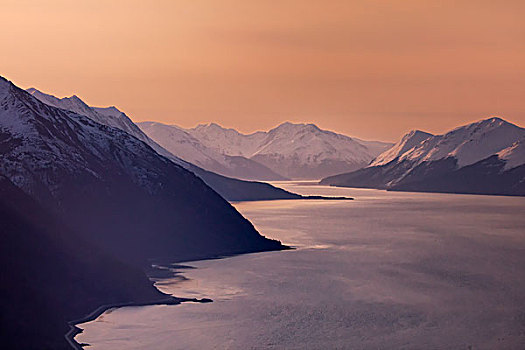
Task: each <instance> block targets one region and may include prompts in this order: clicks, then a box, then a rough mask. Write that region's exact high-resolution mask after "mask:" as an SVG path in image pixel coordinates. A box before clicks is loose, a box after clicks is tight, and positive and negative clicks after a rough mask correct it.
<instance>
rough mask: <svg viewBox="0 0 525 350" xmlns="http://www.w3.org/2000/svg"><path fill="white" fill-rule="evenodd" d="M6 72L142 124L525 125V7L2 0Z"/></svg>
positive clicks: (388, 131) (385, 136)
mask: <svg viewBox="0 0 525 350" xmlns="http://www.w3.org/2000/svg"><path fill="white" fill-rule="evenodd" d="M0 9H1V10H0V11H1V13H2V20H1V21H0V45H1V54H0V75H3V76H5V77H7V78H8V79H10V80H12V81H13V82H14V83H15V84H17V85H19V86H22V87H24V88H27V87H31V86H34V87H36V88H38V89H41V90H43V91H44V92H49V93H53V94H55V95H58V96H69V95H71V94H77V95H79V96H80V97H81V98H83V99H84V100H85V101H86V102H88V103H89V104H92V105H100V106H104V105H116V106H117V107H119V108H120V109H122V110H123V111H125V112H126V113H128V114H129V115H130V116H131V117H132V119H134V120H135V121H142V120H158V121H162V122H167V123H174V124H178V125H181V126H184V127H190V126H194V125H196V124H197V123H202V122H211V121H214V122H217V123H219V124H222V125H224V126H228V127H235V128H237V129H239V130H241V131H244V132H249V131H254V130H258V129H268V128H270V127H272V126H275V125H276V124H278V123H280V122H282V121H285V120H290V121H305V122H314V123H316V124H318V125H319V126H321V127H323V128H327V129H331V130H336V131H339V132H342V133H345V134H348V135H351V136H358V137H362V138H368V139H380V140H397V139H398V138H399V137H400V136H401V134H402V133H404V132H405V131H407V130H409V129H413V128H419V129H423V130H426V131H430V132H443V131H445V130H447V129H450V128H452V127H455V126H457V125H459V124H462V123H466V122H469V121H473V120H477V119H481V118H483V117H486V116H490V115H501V116H503V117H505V118H506V119H508V120H509V121H512V122H515V123H518V124H520V125H522V126H523V125H525V20H523V15H524V14H525V1H523V0H517V1H505V0H503V1H484V0H476V1H473V0H469V1H461V0H458V1H437V0H436V1H431V0H428V1H426V0H397V1H393V0H388V1H386V0H385V1H373V0H370V1H350V0H345V1H343V0H342V1H337V0H279V1H265V0H258V1H255V0H252V1H250V0H248V1H247V0H244V1H241V0H184V1H183V0H176V1H167V0H166V1H154V0H150V1H128V0H126V1H124V0H122V1H120V0H113V1H111V0H104V1H98V0H91V1H78V0H75V1H70V0H67V1H66V0H49V1H26V0H2V4H1V7H0Z"/></svg>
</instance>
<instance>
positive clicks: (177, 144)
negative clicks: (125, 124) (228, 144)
mask: <svg viewBox="0 0 525 350" xmlns="http://www.w3.org/2000/svg"><path fill="white" fill-rule="evenodd" d="M138 126H139V127H140V128H141V129H142V131H144V132H145V133H146V135H148V137H150V138H151V139H153V140H155V142H157V143H158V144H159V145H161V146H162V147H164V148H165V149H166V150H168V151H169V152H171V153H172V154H177V155H179V157H180V158H182V159H184V160H185V161H187V162H189V163H192V164H195V165H197V166H200V167H202V168H204V169H207V170H209V171H213V172H216V173H218V174H222V175H225V176H233V177H236V178H239V179H247V180H285V179H286V178H284V177H283V176H281V175H278V174H276V173H275V172H273V171H272V170H270V169H268V168H267V167H265V166H264V165H262V164H260V163H257V162H255V161H253V160H251V159H248V158H245V157H243V156H229V155H225V154H222V153H219V152H218V151H216V150H214V149H211V148H208V147H206V146H204V145H203V144H202V143H201V142H200V141H199V140H197V139H196V138H195V137H193V136H192V135H190V134H189V133H188V132H187V131H185V130H183V129H181V128H179V127H177V126H174V125H166V124H162V123H158V122H142V123H138Z"/></svg>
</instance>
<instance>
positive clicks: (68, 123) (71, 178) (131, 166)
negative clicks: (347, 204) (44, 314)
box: [0, 79, 283, 263]
mask: <svg viewBox="0 0 525 350" xmlns="http://www.w3.org/2000/svg"><path fill="white" fill-rule="evenodd" d="M0 172H2V173H3V174H4V175H5V176H7V177H8V178H9V179H10V180H11V181H12V182H13V183H14V184H15V185H17V186H18V187H20V188H22V189H23V190H24V191H25V192H26V193H28V194H31V195H33V196H34V197H35V198H37V199H38V201H39V202H41V203H43V204H44V205H45V206H46V207H48V208H52V210H53V211H54V212H55V213H57V214H58V215H60V217H61V218H62V219H63V220H65V221H66V223H67V224H69V225H70V226H71V227H74V228H76V229H78V231H79V232H80V233H81V234H82V235H83V236H84V237H86V238H89V239H90V240H91V241H94V242H96V243H97V244H99V245H100V246H102V247H104V248H105V249H107V250H108V251H109V252H111V253H112V254H114V255H116V256H118V257H119V258H121V259H122V260H125V261H132V262H137V263H142V261H143V259H146V258H160V257H169V258H173V259H189V258H199V257H209V256H215V255H224V254H235V253H241V252H251V251H261V250H272V249H281V248H283V247H282V245H281V244H280V243H279V242H277V241H272V240H268V239H266V238H264V237H262V236H260V235H259V234H258V233H257V232H256V231H255V229H254V228H253V226H252V225H251V224H250V222H248V221H247V220H246V219H244V218H243V217H242V216H241V215H240V214H239V213H238V212H237V211H236V210H235V209H234V208H233V207H232V206H231V205H230V204H229V203H227V202H226V201H225V200H224V199H222V198H221V197H220V196H219V195H218V194H217V193H216V192H215V191H213V190H212V189H211V188H209V187H208V186H207V185H205V184H204V182H203V181H202V180H201V179H199V178H198V177H196V176H195V175H194V174H193V173H191V172H189V171H187V170H185V169H183V168H181V167H179V166H177V165H176V164H174V163H173V162H171V161H170V160H168V159H166V158H164V157H162V156H159V155H158V154H157V153H156V152H155V151H154V150H153V149H152V148H151V147H149V146H148V145H146V144H145V143H144V142H142V141H140V140H138V139H136V138H135V137H133V136H131V135H129V134H128V133H126V132H123V131H122V130H120V129H117V128H113V127H108V126H106V125H101V124H99V123H96V122H94V121H93V120H91V119H90V118H88V117H85V116H82V115H78V114H76V113H73V112H70V111H66V110H63V109H58V108H55V107H52V106H49V105H47V104H44V103H42V102H41V101H40V100H38V99H36V98H34V97H33V96H31V95H30V94H28V93H27V92H25V91H23V90H21V89H19V88H17V87H15V86H14V85H13V84H11V83H10V82H8V81H6V80H4V79H1V80H0Z"/></svg>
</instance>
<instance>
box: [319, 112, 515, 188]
mask: <svg viewBox="0 0 525 350" xmlns="http://www.w3.org/2000/svg"><path fill="white" fill-rule="evenodd" d="M524 138H525V129H524V128H521V127H519V126H517V125H514V124H512V123H509V122H507V121H505V120H503V119H501V118H499V117H491V118H487V119H483V120H480V121H477V122H474V123H470V124H467V125H463V126H459V127H457V128H454V129H453V130H451V131H449V132H447V133H445V134H442V135H432V134H429V133H424V132H411V133H408V134H406V135H404V136H403V138H402V139H401V140H400V141H399V142H398V143H396V144H395V145H394V146H393V147H392V148H391V149H390V150H389V151H386V152H385V153H383V154H381V155H380V156H378V157H377V158H376V159H375V160H374V161H373V162H371V164H370V165H369V166H367V167H366V168H363V169H360V170H357V171H355V172H350V173H344V174H339V175H335V176H332V177H327V178H324V179H323V180H321V182H320V183H321V184H328V185H334V186H348V187H371V188H380V189H388V190H404V191H426V192H452V193H474V194H503V195H520V196H521V195H525V157H524V155H525V152H524V151H523V140H524Z"/></svg>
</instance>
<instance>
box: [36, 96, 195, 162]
mask: <svg viewBox="0 0 525 350" xmlns="http://www.w3.org/2000/svg"><path fill="white" fill-rule="evenodd" d="M26 91H27V92H29V93H30V94H31V95H33V96H34V97H35V98H37V99H38V100H40V101H41V102H43V103H45V104H47V105H50V106H53V107H57V108H61V109H64V110H67V111H71V112H75V113H77V114H80V115H84V116H87V117H88V118H90V119H91V120H94V121H96V122H97V123H100V124H103V125H107V126H111V127H115V128H118V129H120V130H122V131H125V132H127V133H128V134H130V135H132V136H134V137H136V138H137V139H139V140H141V141H143V142H145V143H146V144H147V145H149V146H150V147H151V148H153V149H154V150H155V151H156V152H157V153H158V154H160V155H162V156H164V157H167V158H169V159H170V160H171V161H173V162H175V163H176V164H178V165H180V166H183V167H185V168H189V167H190V165H189V164H187V163H186V162H185V161H184V160H182V159H180V158H178V157H176V156H175V155H173V154H172V153H170V152H168V151H167V150H166V149H164V148H163V147H161V146H160V145H158V144H157V143H156V142H155V141H153V140H152V139H151V138H149V137H148V136H147V135H146V134H145V133H144V132H143V131H142V130H141V129H140V128H139V127H138V126H137V125H136V124H135V123H133V121H132V120H131V119H130V118H129V117H128V116H127V115H126V114H125V113H124V112H122V111H120V110H119V109H118V108H116V107H115V106H111V107H91V106H88V105H87V104H86V103H85V102H84V101H82V100H81V99H80V98H79V97H78V96H76V95H73V96H71V97H64V98H58V97H55V96H53V95H50V94H46V93H43V92H41V91H39V90H37V89H35V88H29V89H27V90H26Z"/></svg>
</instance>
